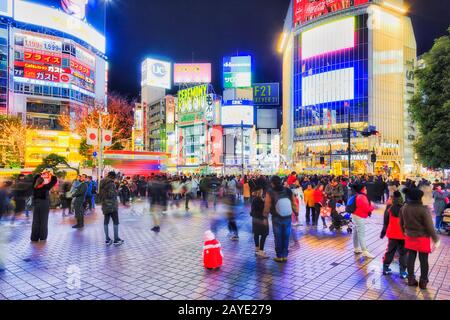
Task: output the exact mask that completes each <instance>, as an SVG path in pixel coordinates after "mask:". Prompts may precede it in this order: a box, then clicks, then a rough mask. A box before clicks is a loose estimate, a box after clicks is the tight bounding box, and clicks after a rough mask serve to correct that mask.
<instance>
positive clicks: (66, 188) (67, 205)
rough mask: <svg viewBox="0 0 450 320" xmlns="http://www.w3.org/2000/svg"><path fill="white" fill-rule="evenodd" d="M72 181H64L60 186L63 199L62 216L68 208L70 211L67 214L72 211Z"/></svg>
mask: <svg viewBox="0 0 450 320" xmlns="http://www.w3.org/2000/svg"><path fill="white" fill-rule="evenodd" d="M70 189H71V183H70V181H67V180H66V181H64V182H62V183H61V184H60V186H59V197H60V201H61V208H62V216H63V217H65V216H66V210H67V211H68V214H67V215H70V214H71V213H72V208H71V207H72V206H71V204H72V194H71V193H70Z"/></svg>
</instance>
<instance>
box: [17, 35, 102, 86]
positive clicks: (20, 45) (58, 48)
mask: <svg viewBox="0 0 450 320" xmlns="http://www.w3.org/2000/svg"><path fill="white" fill-rule="evenodd" d="M67 45H68V46H67ZM63 47H64V49H63ZM67 48H73V50H72V49H70V50H68V49H67ZM14 50H15V52H16V55H15V60H14V76H15V77H16V78H15V81H17V79H19V78H25V79H32V80H38V81H46V82H51V83H52V84H54V83H60V84H73V85H75V86H77V87H79V88H81V89H84V90H87V91H89V92H95V72H94V70H95V57H94V56H93V55H92V54H90V53H89V52H87V51H86V50H84V49H81V47H79V46H78V45H75V44H73V42H72V41H71V40H68V39H64V38H59V37H54V36H49V35H43V34H38V33H35V32H30V31H24V30H18V31H16V32H15V34H14ZM69 52H73V53H75V57H74V56H73V55H71V54H70V55H69V54H68V53H69ZM80 60H83V62H81V61H80Z"/></svg>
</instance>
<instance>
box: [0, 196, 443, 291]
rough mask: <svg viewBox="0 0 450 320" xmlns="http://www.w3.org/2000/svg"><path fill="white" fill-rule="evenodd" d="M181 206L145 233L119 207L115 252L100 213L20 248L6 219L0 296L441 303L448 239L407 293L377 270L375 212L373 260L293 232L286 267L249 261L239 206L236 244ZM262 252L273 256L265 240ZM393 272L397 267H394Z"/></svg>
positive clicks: (61, 223)
mask: <svg viewBox="0 0 450 320" xmlns="http://www.w3.org/2000/svg"><path fill="white" fill-rule="evenodd" d="M191 207H192V208H193V210H191V211H192V214H186V212H184V210H181V209H176V208H175V207H173V208H172V209H171V210H170V211H169V213H168V214H167V215H165V216H163V217H162V223H161V233H159V234H154V233H153V232H152V231H150V228H151V225H152V223H151V222H152V219H151V216H150V215H149V213H148V212H149V208H148V204H147V203H146V202H144V201H142V202H138V203H136V204H134V205H133V206H132V208H121V211H120V216H121V227H120V228H121V230H120V231H121V237H122V238H123V239H124V240H125V244H124V245H123V246H121V247H113V246H111V247H106V246H105V245H104V235H103V227H102V219H103V216H102V214H101V211H100V210H97V212H96V213H95V214H93V215H91V216H90V217H88V218H87V223H86V225H87V226H86V228H85V229H84V230H82V231H76V230H73V229H71V228H70V226H71V224H72V223H73V217H71V218H67V217H66V218H62V217H61V214H60V212H59V211H54V212H52V213H51V216H50V227H49V230H50V232H49V238H48V241H47V242H46V243H43V244H31V243H30V241H29V235H30V222H31V221H29V220H27V219H26V218H21V219H19V220H16V222H15V224H14V225H10V224H9V223H6V224H4V225H3V226H2V228H1V230H2V231H1V232H2V234H3V237H4V238H6V239H7V243H6V245H4V247H6V250H5V249H3V251H7V257H6V271H4V272H1V273H0V299H68V300H74V299H177V300H178V299H201V300H204V299H208V300H209V299H237V300H247V299H292V300H299V299H305V300H317V299H332V300H336V299H345V300H348V299H370V300H372V299H441V300H448V299H450V250H449V248H450V238H449V237H448V236H442V246H441V247H440V248H439V249H438V250H437V251H436V252H435V253H433V254H432V255H431V257H430V271H431V274H430V285H429V289H428V290H427V291H420V290H419V289H416V288H409V287H407V286H406V285H405V282H404V280H401V279H400V278H399V277H398V275H397V274H394V275H392V276H389V277H385V276H383V275H382V274H381V257H382V255H383V252H384V249H385V246H386V242H387V240H380V239H379V232H380V228H381V221H382V216H381V209H380V210H378V211H377V213H375V214H374V215H373V217H372V218H371V219H369V222H368V232H367V241H368V246H369V249H370V251H372V252H373V253H374V254H376V256H377V257H376V258H375V259H373V260H364V259H363V258H359V257H355V255H354V254H353V251H352V241H351V236H350V235H348V234H347V233H346V232H342V233H338V234H334V233H330V232H329V231H324V230H322V228H321V226H319V229H318V230H317V231H314V230H308V229H306V228H305V227H298V228H295V229H294V230H295V231H294V232H293V234H292V239H291V247H290V250H291V252H290V256H289V261H288V263H287V264H282V265H280V264H277V263H276V262H274V261H273V260H272V259H269V260H259V259H256V258H255V256H254V252H253V250H254V249H253V243H252V241H253V240H252V239H253V238H252V235H251V225H250V218H249V215H248V210H246V209H243V210H239V211H244V213H242V214H240V215H239V220H238V224H239V229H240V238H241V239H240V241H239V242H231V241H229V240H228V239H227V238H226V236H227V233H228V232H227V228H226V221H225V220H224V219H223V218H222V215H221V214H220V213H219V212H214V211H212V210H211V211H206V210H201V209H200V208H199V205H198V204H197V203H196V204H192V205H191ZM217 211H220V210H217ZM319 225H321V223H320V222H319ZM111 228H112V227H111ZM209 228H213V229H217V231H218V239H219V240H220V241H221V242H222V246H223V251H224V256H225V262H224V266H223V268H222V269H221V270H220V271H217V272H214V271H208V270H205V269H204V268H203V266H202V261H201V259H202V238H203V232H204V231H205V230H207V229H209ZM266 249H267V250H266V251H267V252H268V253H269V254H271V256H273V253H274V246H273V236H272V234H271V235H270V236H269V238H268V240H267V248H266ZM417 267H418V266H417ZM393 270H394V271H398V265H397V263H396V262H395V263H394V264H393ZM77 275H79V277H77ZM78 278H79V279H80V282H79V283H77V279H78Z"/></svg>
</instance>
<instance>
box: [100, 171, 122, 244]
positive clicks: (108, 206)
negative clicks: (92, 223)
mask: <svg viewBox="0 0 450 320" xmlns="http://www.w3.org/2000/svg"><path fill="white" fill-rule="evenodd" d="M115 179H116V173H115V172H114V171H111V172H109V173H108V175H107V176H106V178H105V179H103V180H102V181H101V182H100V194H99V200H100V202H101V204H102V211H103V215H104V216H105V220H104V223H103V229H104V232H105V237H106V240H105V243H106V245H108V246H110V245H111V244H113V243H114V245H115V246H120V245H121V244H123V242H124V241H123V240H122V239H120V238H119V202H118V200H117V197H118V191H117V187H116V183H115V181H114V180H115ZM111 219H112V221H113V228H114V241H113V240H111V238H110V237H109V221H110V220H111Z"/></svg>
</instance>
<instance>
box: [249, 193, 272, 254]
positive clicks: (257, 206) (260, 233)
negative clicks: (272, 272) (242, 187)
mask: <svg viewBox="0 0 450 320" xmlns="http://www.w3.org/2000/svg"><path fill="white" fill-rule="evenodd" d="M262 193H263V189H262V188H261V187H258V188H257V189H255V191H254V192H253V196H254V198H253V200H252V206H251V211H250V216H251V217H252V231H253V239H254V240H255V255H256V256H257V257H261V258H263V259H267V258H268V256H267V254H266V253H265V252H264V244H265V242H266V238H267V236H268V235H269V219H267V216H265V215H264V200H263V198H262Z"/></svg>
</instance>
